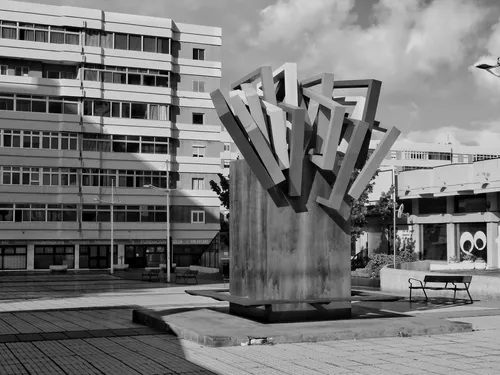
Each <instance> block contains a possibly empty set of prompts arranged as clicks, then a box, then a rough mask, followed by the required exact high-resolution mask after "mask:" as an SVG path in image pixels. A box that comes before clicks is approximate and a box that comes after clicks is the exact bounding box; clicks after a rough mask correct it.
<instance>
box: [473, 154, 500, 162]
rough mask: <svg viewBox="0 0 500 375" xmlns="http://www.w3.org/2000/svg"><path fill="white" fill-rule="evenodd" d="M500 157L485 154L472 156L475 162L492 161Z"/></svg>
mask: <svg viewBox="0 0 500 375" xmlns="http://www.w3.org/2000/svg"><path fill="white" fill-rule="evenodd" d="M498 158H500V155H485V154H476V155H473V156H472V160H473V161H481V160H490V159H498Z"/></svg>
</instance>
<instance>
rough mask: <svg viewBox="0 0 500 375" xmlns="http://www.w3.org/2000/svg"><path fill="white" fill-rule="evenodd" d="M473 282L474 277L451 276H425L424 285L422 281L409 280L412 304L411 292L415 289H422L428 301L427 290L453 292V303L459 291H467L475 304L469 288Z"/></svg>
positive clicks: (471, 301)
mask: <svg viewBox="0 0 500 375" xmlns="http://www.w3.org/2000/svg"><path fill="white" fill-rule="evenodd" d="M471 281H472V276H459V275H450V276H448V275H446V276H442V275H425V277H424V281H423V283H422V280H419V279H414V278H409V279H408V283H409V284H410V285H409V288H410V302H411V291H412V290H414V289H420V290H422V291H423V292H424V295H425V300H426V301H428V298H427V293H426V292H425V291H426V290H453V303H454V302H455V300H456V297H457V291H466V292H467V294H468V296H469V299H470V303H474V301H473V300H472V297H471V295H470V293H469V286H470V283H471ZM413 282H414V283H415V284H414V283H413ZM429 284H431V285H429ZM438 284H441V285H438ZM443 284H444V285H443ZM450 284H451V285H450Z"/></svg>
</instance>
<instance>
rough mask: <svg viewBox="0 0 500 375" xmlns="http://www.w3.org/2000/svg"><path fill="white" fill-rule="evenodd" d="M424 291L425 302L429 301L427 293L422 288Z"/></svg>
mask: <svg viewBox="0 0 500 375" xmlns="http://www.w3.org/2000/svg"><path fill="white" fill-rule="evenodd" d="M422 290H423V291H424V296H425V302H427V301H429V298H428V297H427V293H426V292H425V289H422Z"/></svg>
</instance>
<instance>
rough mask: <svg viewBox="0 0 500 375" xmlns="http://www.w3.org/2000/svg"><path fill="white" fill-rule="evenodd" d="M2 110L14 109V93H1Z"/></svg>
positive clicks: (0, 105) (0, 108) (0, 106)
mask: <svg viewBox="0 0 500 375" xmlns="http://www.w3.org/2000/svg"><path fill="white" fill-rule="evenodd" d="M0 110H3V111H13V110H14V95H12V94H1V93H0Z"/></svg>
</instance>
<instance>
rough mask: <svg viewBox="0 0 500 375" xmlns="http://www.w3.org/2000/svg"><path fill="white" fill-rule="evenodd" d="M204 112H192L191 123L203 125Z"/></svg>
mask: <svg viewBox="0 0 500 375" xmlns="http://www.w3.org/2000/svg"><path fill="white" fill-rule="evenodd" d="M204 115H205V114H204V113H193V124H196V125H203V117H204Z"/></svg>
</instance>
